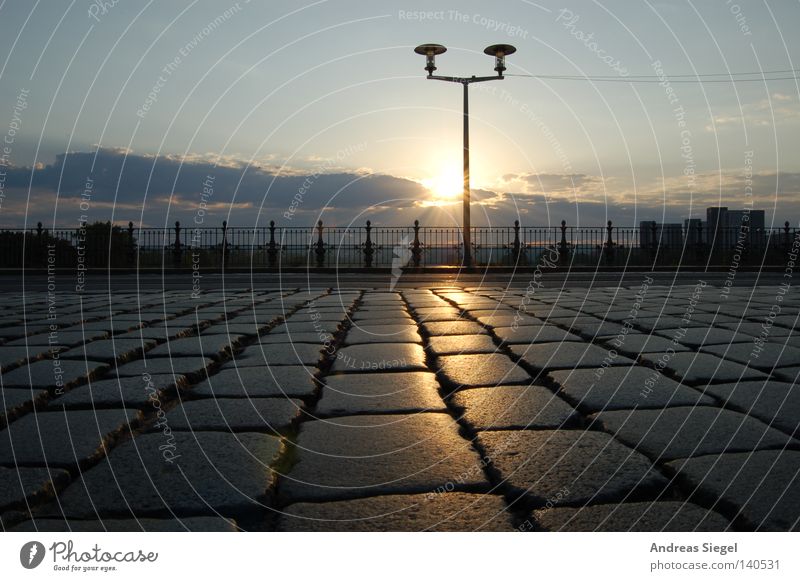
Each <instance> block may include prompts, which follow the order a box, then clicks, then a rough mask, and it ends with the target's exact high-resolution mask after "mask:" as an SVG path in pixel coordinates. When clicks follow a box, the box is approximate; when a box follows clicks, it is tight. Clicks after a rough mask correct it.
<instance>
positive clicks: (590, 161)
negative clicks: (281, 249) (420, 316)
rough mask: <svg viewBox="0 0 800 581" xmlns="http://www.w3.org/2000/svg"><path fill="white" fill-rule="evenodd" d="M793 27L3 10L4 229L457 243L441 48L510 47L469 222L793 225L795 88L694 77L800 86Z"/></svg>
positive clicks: (40, 0) (87, 6)
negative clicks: (284, 231) (406, 233)
mask: <svg viewBox="0 0 800 581" xmlns="http://www.w3.org/2000/svg"><path fill="white" fill-rule="evenodd" d="M798 22H800V3H798V2H759V1H756V0H752V1H750V0H738V2H733V1H728V0H719V1H714V2H711V1H700V0H695V1H694V2H690V1H683V0H669V1H666V0H662V1H659V2H656V1H654V0H644V1H643V2H636V3H633V2H629V1H626V0H614V1H610V0H609V1H604V2H600V1H597V2H594V1H590V0H585V1H584V0H582V1H569V0H564V1H559V2H546V1H542V2H538V3H536V2H531V1H528V0H500V1H498V2H492V3H488V2H485V1H481V2H472V1H464V0H459V1H451V2H442V1H438V0H434V1H428V2H414V1H407V2H406V1H401V2H377V1H373V2H367V1H356V0H318V1H316V2H303V1H301V2H293V3H278V2H267V1H257V0H252V1H249V2H248V1H247V0H239V1H238V2H227V1H226V0H222V1H220V0H217V1H215V2H212V1H206V0H172V1H170V2H153V1H147V0H105V1H101V0H92V1H90V0H71V1H67V0H35V1H34V0H0V140H2V142H0V226H1V227H6V228H19V227H32V226H33V225H35V224H36V222H38V221H41V222H43V224H44V225H45V226H46V227H68V228H71V227H74V226H76V225H77V224H78V222H79V221H80V220H82V219H85V220H88V221H90V222H94V221H97V220H102V221H105V220H113V221H115V222H119V223H127V222H128V221H133V222H134V223H135V224H137V225H142V226H154V227H160V226H164V225H166V224H172V223H173V222H174V221H176V220H181V221H183V222H192V221H194V222H195V223H196V221H197V220H198V219H199V220H202V223H203V225H207V226H217V225H219V224H220V223H221V222H222V220H227V221H228V223H229V225H233V226H243V227H252V226H264V225H267V224H268V223H269V222H270V221H271V220H274V221H275V222H276V223H278V224H281V225H293V226H308V225H311V224H314V223H316V222H317V220H320V219H322V220H323V221H324V222H325V223H326V224H330V225H341V226H345V225H349V224H362V223H363V222H365V221H366V220H371V221H372V223H373V224H375V225H407V224H411V223H413V221H414V220H416V219H418V220H420V222H421V223H422V224H424V225H448V226H450V225H452V226H455V225H459V224H460V220H461V197H460V196H461V193H460V180H461V174H460V172H461V153H462V142H461V139H462V95H461V87H460V86H459V85H457V84H454V83H443V82H438V81H433V80H428V79H426V78H425V75H426V72H425V71H424V58H423V57H421V56H419V55H416V54H414V53H413V48H414V47H415V46H417V45H418V44H422V43H430V42H436V43H440V44H443V45H445V46H446V47H447V48H448V50H447V52H446V53H445V54H443V55H441V56H439V57H437V66H438V70H437V74H442V75H455V76H469V75H473V74H474V75H478V76H483V75H492V74H494V71H493V70H492V69H493V66H494V63H493V59H492V58H491V57H489V56H486V55H484V54H483V49H484V48H485V47H486V46H487V45H490V44H495V43H506V44H512V45H514V46H515V47H516V48H517V52H516V53H515V54H513V55H510V56H509V57H508V58H507V63H506V64H507V67H508V70H507V71H506V74H507V76H506V78H505V79H503V80H502V81H491V82H486V83H479V84H474V85H472V86H471V88H470V140H471V144H470V147H471V167H472V176H471V178H472V188H473V193H472V197H473V208H472V214H473V224H475V225H495V226H507V225H510V224H511V223H513V221H514V220H519V221H520V222H521V223H522V224H523V225H526V226H547V225H554V224H560V222H561V220H566V221H567V222H568V223H569V224H571V225H584V226H594V225H598V224H602V223H605V221H606V220H608V219H611V220H613V221H614V223H615V224H617V225H620V226H635V225H638V223H639V221H640V220H650V219H654V220H658V221H666V222H678V221H682V220H683V219H685V218H689V217H704V216H705V208H706V207H707V206H718V205H723V206H729V207H731V208H745V207H752V208H762V209H765V210H766V212H767V217H766V221H767V223H768V224H774V225H782V224H783V222H784V220H790V221H792V223H793V225H796V223H797V220H798V219H800V163H798V152H800V143H799V142H798V141H800V132H799V131H798V128H800V127H799V126H800V107H798V99H799V98H800V84H799V82H798V81H797V80H795V79H793V78H789V79H788V80H780V81H769V82H765V81H764V80H763V79H761V80H758V81H757V82H746V83H730V82H702V83H699V82H696V80H697V79H696V78H693V75H698V74H699V75H720V76H718V77H704V79H706V80H708V79H718V80H724V79H725V76H724V75H726V74H730V73H752V72H758V71H785V70H793V69H798V68H800V65H798V64H796V63H797V62H798V60H799V59H800V38H798V37H797V34H796V25H797V23H798ZM795 74H796V73H786V74H782V75H772V76H785V77H794V76H795ZM564 75H570V76H581V77H587V76H588V77H593V78H595V79H596V80H585V79H582V80H564V79H554V78H547V77H548V76H550V77H552V76H564ZM645 76H648V77H650V78H649V79H646V80H647V81H648V82H638V83H631V82H627V81H629V80H631V79H633V78H634V77H645ZM600 77H603V78H602V79H600ZM751 78H755V79H759V77H758V76H752V77H751ZM606 79H608V80H606ZM643 80H645V79H643ZM622 81H625V82H622ZM685 81H689V82H685Z"/></svg>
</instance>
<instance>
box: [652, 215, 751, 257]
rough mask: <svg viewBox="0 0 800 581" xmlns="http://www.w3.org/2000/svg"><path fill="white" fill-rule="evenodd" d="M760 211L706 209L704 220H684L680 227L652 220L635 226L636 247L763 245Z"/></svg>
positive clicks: (678, 247)
mask: <svg viewBox="0 0 800 581" xmlns="http://www.w3.org/2000/svg"><path fill="white" fill-rule="evenodd" d="M766 240H767V231H766V228H765V212H764V210H750V209H747V208H745V209H743V210H730V209H728V208H727V207H725V206H721V207H718V206H713V207H709V208H706V220H705V221H703V220H701V219H700V218H688V219H686V220H684V221H683V224H662V223H659V222H655V221H654V220H643V221H641V222H640V223H639V247H640V248H650V249H652V248H656V247H660V248H662V249H670V250H679V249H681V248H683V246H684V241H685V242H686V245H687V246H697V245H698V244H699V243H702V244H705V245H708V247H709V249H710V251H711V252H714V251H721V250H726V251H727V250H731V249H736V248H737V247H739V248H740V249H741V248H751V247H757V248H760V247H763V245H764V244H766Z"/></svg>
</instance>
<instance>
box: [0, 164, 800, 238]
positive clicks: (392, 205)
mask: <svg viewBox="0 0 800 581" xmlns="http://www.w3.org/2000/svg"><path fill="white" fill-rule="evenodd" d="M6 173H7V175H6V180H5V186H4V194H5V199H4V200H2V206H0V225H1V226H3V227H20V226H22V225H23V223H24V222H25V221H27V224H28V225H33V224H35V223H36V222H37V221H42V222H43V223H45V224H48V225H49V224H52V223H53V222H54V221H55V223H56V225H58V226H66V227H73V226H74V225H75V224H76V223H77V222H78V220H79V218H80V217H81V215H82V214H83V215H86V216H87V218H88V219H89V220H90V221H96V220H102V221H105V220H109V219H113V220H115V221H117V222H127V221H128V220H131V221H133V222H134V223H136V224H138V223H140V222H141V223H142V224H143V225H145V226H163V225H165V224H170V225H171V224H172V223H173V222H175V221H176V220H179V221H181V222H182V223H192V222H193V221H194V220H195V218H196V217H197V216H198V212H199V210H200V209H201V203H204V204H205V206H204V207H202V211H203V213H202V219H203V225H205V226H217V225H219V224H220V223H221V222H222V220H228V222H229V225H231V226H264V225H267V224H268V223H269V221H270V220H275V221H276V223H278V224H283V225H290V224H291V225H297V226H309V225H312V224H314V223H315V222H316V221H317V220H318V219H322V220H324V221H325V223H326V224H329V225H347V224H350V223H356V224H361V223H363V222H365V221H366V220H371V221H372V222H373V224H375V225H381V224H383V225H403V224H412V223H413V222H414V220H417V219H418V220H420V222H421V223H422V224H425V225H433V226H454V225H458V224H460V222H461V206H460V203H458V202H457V201H454V202H452V203H448V204H439V205H437V204H432V203H431V198H430V194H429V192H428V191H427V190H426V189H425V187H424V186H422V185H421V184H419V183H418V182H415V181H413V180H409V179H404V178H400V177H395V176H390V175H383V174H371V173H367V172H356V171H349V172H348V171H331V172H330V173H329V172H327V171H316V170H314V169H310V170H302V171H301V170H297V169H287V170H283V171H282V170H279V169H276V168H274V167H257V166H252V165H247V164H245V163H242V162H240V161H238V160H230V159H226V160H224V162H220V163H215V162H214V161H209V160H208V159H204V158H201V157H197V156H194V157H190V158H185V159H180V158H177V157H171V156H161V157H158V158H156V157H154V156H149V155H140V154H134V153H130V152H125V151H122V150H115V149H100V150H98V151H97V152H75V153H69V154H61V155H58V156H57V157H56V159H55V161H54V162H53V163H52V164H49V165H42V166H37V167H36V169H35V170H33V169H32V168H30V167H12V168H6ZM209 176H211V178H213V179H211V180H210V181H211V182H212V183H213V195H205V196H204V195H203V188H204V183H205V184H208V183H209ZM697 177H698V179H697V180H696V183H695V187H694V191H688V190H687V188H686V183H687V182H686V178H685V177H683V176H678V177H672V178H669V179H665V180H664V182H663V183H662V182H661V181H659V182H657V183H653V184H650V185H649V186H643V185H642V184H639V185H637V186H636V189H635V190H634V188H633V187H632V186H629V185H626V184H625V183H622V182H620V181H618V180H608V179H607V180H603V179H602V178H600V177H599V176H592V175H589V174H582V173H569V174H507V175H505V176H503V178H502V181H501V189H499V190H498V191H495V190H489V189H476V190H473V194H472V200H473V210H472V215H473V223H474V224H475V225H478V226H480V225H494V226H510V225H511V224H513V222H514V220H519V221H520V222H521V223H522V224H523V225H529V226H532V225H553V226H556V225H559V224H560V223H561V220H566V221H567V223H568V224H569V225H584V226H597V225H602V224H605V222H606V221H607V220H609V219H611V220H613V221H614V223H615V224H617V225H626V226H627V225H630V226H635V225H637V224H638V221H639V220H648V219H655V220H661V221H666V222H676V221H681V220H682V219H683V218H685V217H688V216H689V215H692V216H695V217H696V216H704V215H705V208H706V206H712V205H727V206H730V207H733V208H741V207H744V205H745V204H746V203H747V198H746V197H745V196H744V191H745V187H746V185H747V184H746V181H745V179H744V177H743V176H742V175H741V174H734V173H723V174H704V175H699V176H697ZM87 180H91V192H90V194H91V195H90V201H89V203H88V204H84V205H83V206H81V202H82V200H84V199H85V196H84V193H85V189H86V187H87ZM29 184H30V187H29ZM612 185H613V187H612ZM752 187H753V198H752V200H753V203H754V206H755V207H756V208H764V209H767V210H768V212H767V215H768V217H767V221H768V222H770V223H771V222H772V221H773V220H772V218H771V214H772V213H773V207H775V210H774V217H775V218H774V219H775V223H781V224H782V222H783V220H784V219H789V220H792V221H794V220H795V217H796V216H798V215H800V173H788V172H778V173H767V174H756V175H754V176H753V178H752ZM291 208H294V211H293V212H291V211H290V209H291ZM287 212H290V213H289V214H287ZM286 216H289V217H288V218H287V217H286Z"/></svg>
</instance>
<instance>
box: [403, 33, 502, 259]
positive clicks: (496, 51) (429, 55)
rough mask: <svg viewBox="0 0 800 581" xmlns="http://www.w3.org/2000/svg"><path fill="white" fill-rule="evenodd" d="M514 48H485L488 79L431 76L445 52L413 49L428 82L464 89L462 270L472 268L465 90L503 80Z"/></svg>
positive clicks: (430, 46)
mask: <svg viewBox="0 0 800 581" xmlns="http://www.w3.org/2000/svg"><path fill="white" fill-rule="evenodd" d="M516 50H517V49H516V48H514V47H513V46H511V45H510V44H493V45H492V46H489V47H486V49H485V50H484V51H483V52H484V53H485V54H488V55H490V56H493V57H495V67H494V70H495V71H497V74H496V75H493V76H491V77H476V76H475V75H472V76H471V77H443V76H441V75H434V74H433V71H435V70H436V65H435V58H436V55H439V54H442V53H444V52H446V51H447V49H446V48H445V47H444V46H442V45H441V44H421V45H419V46H418V47H417V48H415V49H414V52H415V53H417V54H421V55H424V56H425V59H426V66H425V70H427V71H428V77H427V78H428V79H432V80H434V81H447V82H450V83H461V85H463V87H464V193H463V197H462V198H463V206H464V213H463V233H462V239H463V242H464V263H463V266H464V267H465V268H471V267H472V222H471V218H470V175H469V86H470V84H472V83H481V82H483V81H502V80H503V79H504V78H505V77H504V76H503V71H504V70H506V67H505V57H506V55H509V54H512V53H514V52H516Z"/></svg>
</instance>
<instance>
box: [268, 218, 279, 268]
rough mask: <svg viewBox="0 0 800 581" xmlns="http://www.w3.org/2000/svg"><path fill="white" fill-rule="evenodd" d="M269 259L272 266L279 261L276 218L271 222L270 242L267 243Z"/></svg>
mask: <svg viewBox="0 0 800 581" xmlns="http://www.w3.org/2000/svg"><path fill="white" fill-rule="evenodd" d="M267 260H268V263H269V266H270V268H274V267H275V266H276V265H277V263H278V245H277V244H276V243H275V220H270V222H269V244H268V245H267Z"/></svg>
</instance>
